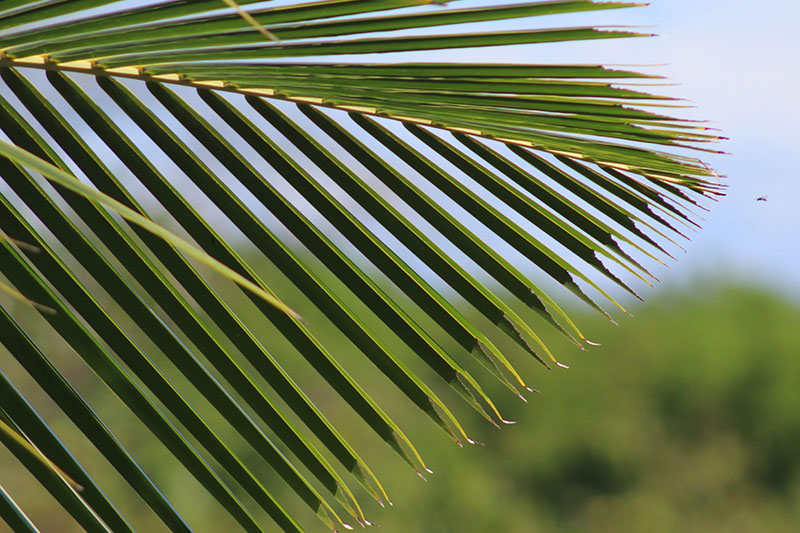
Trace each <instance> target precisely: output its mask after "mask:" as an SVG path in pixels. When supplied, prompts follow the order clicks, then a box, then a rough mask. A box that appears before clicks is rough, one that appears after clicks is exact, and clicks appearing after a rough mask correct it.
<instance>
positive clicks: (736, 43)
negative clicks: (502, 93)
mask: <svg viewBox="0 0 800 533" xmlns="http://www.w3.org/2000/svg"><path fill="white" fill-rule="evenodd" d="M548 19H549V20H548ZM798 19H800V2H798V1H797V0H764V1H762V2H753V1H750V0H652V1H651V5H650V6H648V7H644V8H638V9H627V10H610V11H607V12H601V13H589V14H581V15H569V16H558V17H547V18H544V19H540V20H537V21H536V22H535V24H537V25H541V23H542V22H546V23H547V24H548V25H553V26H572V25H578V24H596V23H598V21H599V23H600V24H608V25H617V24H624V25H632V26H639V27H642V31H645V32H653V33H657V34H658V35H659V36H658V37H656V38H649V39H622V40H605V41H597V42H590V43H586V42H583V43H571V44H567V45H535V46H527V47H522V46H518V47H513V48H512V49H511V50H508V51H507V53H506V52H504V53H503V55H504V58H503V60H504V61H514V62H554V61H564V62H578V63H593V62H602V63H618V64H635V65H644V64H651V65H652V64H657V65H660V66H658V67H657V68H653V69H647V71H649V72H654V73H659V74H662V75H666V76H668V77H669V78H670V80H671V81H674V82H676V83H679V85H677V86H674V87H664V88H662V89H663V90H662V91H660V92H662V93H664V94H670V95H674V96H678V97H682V98H686V99H689V100H691V101H692V102H693V103H694V104H695V105H696V106H697V109H695V110H692V111H691V116H693V118H697V119H708V120H710V121H711V122H712V125H713V126H715V127H718V128H720V129H721V130H722V132H723V134H724V135H726V136H728V137H730V139H731V140H730V141H727V142H725V143H723V144H722V145H721V148H722V149H724V150H726V151H728V152H730V154H731V155H726V156H710V157H707V158H706V159H707V161H708V162H709V163H711V164H712V166H714V168H716V169H717V170H718V171H719V172H720V173H722V174H725V175H727V176H728V178H727V183H728V185H729V186H730V189H729V194H728V197H727V198H725V199H724V200H723V201H722V202H721V203H720V204H719V205H717V206H715V207H714V209H712V211H711V213H709V214H708V216H707V217H706V218H707V221H706V222H705V224H704V230H703V231H702V232H700V233H699V234H697V236H696V237H694V238H693V242H692V243H691V244H690V245H689V246H688V247H687V254H686V255H683V254H682V255H681V257H680V263H679V264H678V265H676V266H673V267H672V269H671V270H665V269H664V270H661V271H660V272H658V276H659V277H660V278H661V279H662V281H663V282H664V285H671V284H675V283H683V282H684V281H685V280H687V279H689V278H690V277H695V276H697V275H703V276H705V277H711V278H716V277H721V276H731V275H733V276H736V277H737V278H747V279H753V280H756V281H759V282H761V283H764V284H767V285H769V286H772V287H777V288H786V289H788V290H789V291H790V292H791V293H792V294H793V295H794V296H795V297H798V298H800V205H798V201H800V179H799V174H800V172H798V170H797V164H796V158H797V156H798V153H800V128H798V124H800V104H798V102H797V96H796V95H797V94H798V83H799V82H800V32H798V30H797V27H796V22H797V20H798ZM496 54H497V52H496V51H492V50H490V49H486V50H480V51H478V54H476V56H477V55H481V56H482V59H484V60H487V61H488V60H492V59H495V60H496ZM476 56H473V57H476ZM764 195H766V196H767V198H768V201H766V202H758V201H756V198H758V197H761V196H764Z"/></svg>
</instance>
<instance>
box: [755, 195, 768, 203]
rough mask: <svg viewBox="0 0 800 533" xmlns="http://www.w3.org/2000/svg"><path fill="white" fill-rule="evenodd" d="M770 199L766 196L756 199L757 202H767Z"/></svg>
mask: <svg viewBox="0 0 800 533" xmlns="http://www.w3.org/2000/svg"><path fill="white" fill-rule="evenodd" d="M768 198H769V197H768V196H767V195H766V194H765V195H764V196H759V197H758V198H756V202H766V201H767V199H768Z"/></svg>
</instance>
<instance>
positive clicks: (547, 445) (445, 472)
mask: <svg viewBox="0 0 800 533" xmlns="http://www.w3.org/2000/svg"><path fill="white" fill-rule="evenodd" d="M634 314H635V315H636V318H635V319H630V320H625V321H624V323H623V324H622V326H621V327H619V328H614V327H613V326H610V325H609V324H608V322H606V321H604V320H603V319H602V318H598V317H595V316H586V317H579V319H580V320H579V322H580V324H582V325H583V326H584V328H585V330H586V333H587V334H588V335H587V336H589V337H590V338H593V339H594V340H602V343H603V345H602V347H599V348H592V349H590V350H589V351H587V352H579V351H578V350H577V349H576V348H574V347H570V346H569V345H566V344H563V345H559V343H558V342H556V341H554V342H553V344H554V346H553V347H554V351H555V352H556V353H558V354H560V355H561V356H562V358H563V359H565V360H567V361H566V362H568V363H569V364H570V366H571V369H570V370H561V369H554V370H553V371H552V372H546V371H544V370H542V368H541V367H540V366H537V364H536V363H535V362H534V361H532V360H531V361H530V362H529V363H525V364H524V365H522V370H523V371H524V372H523V374H524V375H525V376H527V377H529V378H530V381H531V385H532V386H534V387H537V388H538V389H540V390H541V393H540V394H535V395H528V397H529V403H528V404H527V405H526V404H524V403H522V402H520V401H518V400H516V399H514V398H513V396H511V395H508V394H503V391H502V389H501V388H500V387H499V386H498V387H497V390H495V391H494V393H495V394H494V395H495V396H497V397H500V398H503V399H502V400H501V401H500V405H501V409H502V411H503V414H504V416H505V417H507V418H511V419H513V420H516V421H517V424H516V425H512V426H507V427H504V428H502V430H500V431H498V430H496V429H494V428H493V427H492V426H490V425H489V424H487V423H485V422H483V421H482V419H481V418H480V417H479V416H478V415H477V414H474V413H470V412H468V411H466V410H462V411H461V416H462V418H464V421H465V426H466V427H467V428H468V430H470V432H471V436H472V437H473V438H476V439H477V440H480V441H482V442H484V443H485V446H467V447H465V448H463V449H461V448H458V447H456V446H455V445H454V444H453V443H452V441H450V440H448V438H447V437H446V436H445V435H444V434H443V433H442V432H440V431H436V430H435V429H434V426H433V425H432V424H431V423H430V422H428V421H426V420H422V417H421V416H420V415H418V414H417V413H416V412H413V411H411V409H410V408H409V407H407V406H405V407H397V408H395V409H394V410H393V415H394V416H397V418H398V419H399V420H400V421H401V422H402V424H403V427H409V426H412V427H413V428H414V429H412V430H410V433H411V435H412V438H413V439H414V440H415V442H417V444H418V448H419V449H420V451H421V452H422V453H423V456H424V458H425V460H426V461H427V462H428V464H429V466H430V467H431V468H433V469H434V470H435V473H434V474H432V475H430V476H428V481H427V482H423V481H422V480H420V479H419V478H418V477H417V476H416V475H415V474H414V472H413V471H412V470H410V469H409V468H408V467H407V466H406V465H405V464H403V463H402V462H401V461H400V460H399V459H397V457H395V456H394V455H392V454H391V453H390V452H389V450H388V448H386V447H385V446H383V445H382V444H380V443H376V442H372V441H369V440H366V439H368V437H366V436H364V437H363V438H364V439H365V440H364V441H363V442H362V443H361V445H362V446H366V447H367V449H366V451H365V453H364V455H365V458H366V459H367V460H368V462H370V463H371V464H372V465H373V466H374V468H375V470H376V473H377V474H378V475H379V477H381V479H382V480H383V481H384V485H385V487H386V489H387V490H388V491H389V494H390V496H391V497H392V499H393V503H394V507H393V508H388V509H385V510H381V509H380V508H379V507H377V505H370V506H368V509H367V511H368V517H369V518H370V519H372V520H374V521H375V522H377V523H379V524H380V525H381V526H382V527H381V529H380V530H379V531H384V532H395V531H414V532H441V533H449V532H455V531H464V532H478V533H482V532H500V531H503V532H505V531H518V532H538V531H548V532H550V531H559V532H571V531H575V532H579V531H580V532H582V531H598V532H617V531H622V532H625V531H647V532H660V531H663V532H675V531H687V532H691V531H698V532H699V531H726V532H738V531H741V532H751V531H752V532H761V531H770V532H781V531H787V532H789V531H796V530H797V527H798V524H800V357H798V356H800V305H798V304H797V303H790V302H786V301H783V300H781V299H780V298H779V297H777V296H775V295H771V294H766V293H763V292H758V291H755V290H750V289H746V288H738V287H727V288H709V287H708V286H701V285H698V286H697V287H695V288H694V289H692V290H685V291H679V292H675V293H668V291H661V292H660V293H659V296H658V297H656V298H654V299H653V300H652V301H651V302H649V303H648V304H646V305H642V306H640V307H639V308H637V309H635V310H634ZM307 318H308V319H309V321H311V322H312V323H313V322H314V321H315V320H316V319H315V317H307ZM266 335H268V333H267V334H266ZM332 341H335V337H334V336H332ZM52 342H53V344H57V341H52ZM276 342H277V340H276ZM265 344H267V345H268V346H269V340H265ZM276 350H277V351H278V352H281V351H282V350H283V348H281V347H280V344H279V343H278V345H277V348H276ZM343 352H344V353H343V354H342V356H343V357H344V358H345V359H347V350H344V348H343ZM67 360H68V356H65V361H67ZM354 360H355V359H354ZM6 361H9V357H8V354H7V353H3V352H2V350H1V349H0V362H2V364H3V368H4V371H7V372H11V373H12V374H13V373H14V369H13V368H11V367H10V366H9V365H7V364H6ZM65 361H60V362H61V363H62V364H63V365H66V366H67V367H69V363H68V362H65ZM516 361H519V358H518V357H517V358H516ZM287 364H291V358H289V362H288V363H287ZM352 364H353V363H352V361H351V366H352ZM356 366H357V365H356ZM6 368H8V370H6ZM62 368H64V367H63V366H62ZM292 370H293V372H300V373H302V372H303V368H302V367H301V366H298V367H297V368H294V369H292ZM82 371H83V370H82V369H80V368H77V367H76V368H72V369H69V370H68V372H71V375H72V377H73V378H75V379H76V380H77V382H78V384H79V385H81V386H84V385H85V387H84V388H86V390H87V391H89V390H91V384H89V381H90V380H85V381H86V383H84V378H81V377H80V376H81V372H82ZM365 372H366V370H365ZM354 373H356V374H357V373H358V369H357V368H356V369H355V370H354ZM359 377H361V378H362V379H370V375H369V374H368V373H365V374H364V375H362V376H359ZM17 379H18V380H19V382H18V383H19V384H24V383H27V382H26V381H25V380H24V379H23V377H22V376H17ZM31 390H33V389H31ZM26 393H27V391H26ZM309 393H310V394H311V395H312V396H315V398H316V399H318V401H320V402H321V403H322V405H325V406H326V408H327V411H329V414H331V413H332V416H331V418H332V419H333V420H334V421H335V422H336V423H337V424H339V427H340V429H341V431H342V432H343V433H345V434H346V435H347V436H348V437H350V436H351V435H352V436H353V437H354V439H355V440H356V441H358V439H359V435H360V434H361V433H360V432H359V431H358V426H357V425H355V424H356V421H355V420H354V418H353V417H351V416H348V415H347V413H346V412H337V410H338V409H339V407H338V406H336V405H335V404H326V403H325V398H326V396H327V395H326V392H325V391H324V390H323V389H322V388H320V389H319V390H316V389H315V385H309ZM31 394H32V395H33V396H36V395H35V394H34V393H33V392H31ZM100 394H101V392H97V395H98V396H97V397H98V398H99V397H101V396H99V395H100ZM103 394H105V393H104V392H103ZM385 398H391V394H390V393H386V394H385ZM31 400H32V401H34V402H40V401H39V400H37V399H36V398H31ZM37 407H38V408H40V409H41V410H42V411H41V412H42V413H43V415H44V416H46V417H47V418H48V419H49V420H51V421H53V420H55V421H56V423H55V427H56V429H57V430H59V431H63V434H62V433H60V435H62V436H63V438H64V439H65V441H66V442H67V443H68V445H70V447H71V448H72V449H73V451H75V453H76V454H78V455H80V454H84V456H85V458H87V459H86V460H88V461H91V460H92V458H93V457H95V458H96V454H95V455H94V456H93V455H92V452H91V450H89V449H88V445H87V444H85V443H83V442H82V441H80V439H78V438H77V437H74V438H73V436H71V435H70V426H69V424H68V423H58V422H57V419H58V413H57V411H55V410H54V409H48V407H47V405H46V403H41V402H40V403H39V404H38V405H37ZM390 407H391V406H390ZM118 409H120V407H119V406H118V405H117V404H116V403H113V402H107V403H101V404H100V406H99V410H101V411H102V414H103V415H104V417H105V418H106V419H109V420H110V421H111V424H112V426H114V429H115V431H117V433H118V434H120V437H121V438H122V440H123V441H124V442H125V443H126V445H128V446H129V448H130V449H131V450H132V453H133V454H134V456H135V457H137V458H139V459H141V460H142V462H143V464H144V465H145V467H146V469H147V470H148V472H153V477H154V478H155V479H156V480H157V482H158V483H159V484H160V486H162V488H163V489H164V491H165V492H166V494H167V496H168V497H170V498H172V499H173V501H174V502H175V504H176V506H177V507H178V509H179V511H181V512H182V513H185V514H187V515H190V516H193V520H192V522H190V523H192V524H193V525H195V526H197V527H198V529H199V530H200V531H220V530H223V528H230V527H233V528H234V529H235V526H230V524H229V523H228V522H226V519H225V518H224V516H223V515H224V513H223V512H222V511H221V510H217V508H216V507H215V506H214V504H213V503H212V502H210V501H208V500H207V499H206V496H205V495H204V493H203V492H202V490H201V489H199V488H198V487H194V486H193V485H191V483H189V482H187V479H188V478H187V476H186V475H184V474H183V473H182V472H180V470H179V469H178V467H176V466H175V465H173V464H172V463H171V462H170V461H169V460H167V459H166V458H165V454H164V452H163V450H161V449H160V448H158V447H157V446H155V445H153V441H152V440H149V439H147V438H144V437H143V436H142V431H141V429H140V428H137V427H136V426H135V425H127V423H126V422H125V417H124V415H123V413H121V412H119V411H115V410H118ZM351 425H352V427H350V426H351ZM241 453H248V452H245V451H242V452H241ZM249 453H252V452H249ZM249 459H250V457H249V456H248V460H249ZM90 471H91V473H92V474H93V475H95V476H96V477H97V478H98V480H99V481H100V482H101V483H103V485H102V486H106V487H110V488H109V493H110V495H111V496H112V497H118V498H127V499H128V500H129V501H126V503H124V504H123V505H121V507H122V510H123V512H125V513H126V514H127V515H128V516H129V517H130V518H131V520H132V522H133V523H134V525H137V524H138V525H139V526H140V530H141V531H155V530H157V526H155V522H154V521H152V520H153V518H152V517H150V516H149V514H148V513H149V511H147V510H146V508H144V507H143V506H142V505H141V504H139V503H138V502H137V501H136V499H135V497H132V496H131V495H130V493H129V492H126V490H127V489H126V487H124V483H122V481H121V480H119V479H117V478H115V477H114V475H113V474H112V473H108V472H104V471H103V463H102V461H100V460H97V461H96V464H93V465H92V468H90ZM265 476H266V479H267V480H268V482H269V483H270V484H271V486H274V487H275V490H276V491H281V490H283V489H282V488H281V485H280V483H278V482H275V483H272V482H271V481H269V480H270V479H271V476H269V475H268V474H265ZM17 480H18V481H17ZM0 482H2V483H3V485H5V486H6V488H7V489H8V490H9V491H10V492H11V493H12V495H13V496H14V497H15V498H16V499H17V501H18V502H19V503H20V504H21V505H22V506H23V508H25V509H26V510H28V511H29V512H30V513H31V516H32V518H33V519H34V520H35V521H37V522H39V523H40V524H41V525H42V527H43V531H69V530H70V529H69V527H70V526H69V525H68V518H66V517H65V516H62V515H61V514H59V513H60V510H59V509H55V507H57V506H56V505H54V503H53V501H52V500H50V499H49V496H47V495H45V494H43V493H42V492H41V491H39V490H38V489H37V487H36V483H35V481H33V480H32V479H28V478H26V474H25V473H24V470H22V469H21V468H20V467H19V465H18V464H16V462H15V460H14V459H13V458H12V457H11V456H10V455H9V454H8V453H6V452H5V451H2V452H0ZM126 494H127V496H126ZM287 495H288V491H287ZM298 509H299V510H296V509H293V511H297V512H299V513H300V514H302V512H303V511H302V509H301V508H298ZM305 523H306V524H309V523H310V524H313V521H312V522H308V521H306V522H305ZM0 529H1V528H0ZM234 529H227V530H234Z"/></svg>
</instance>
